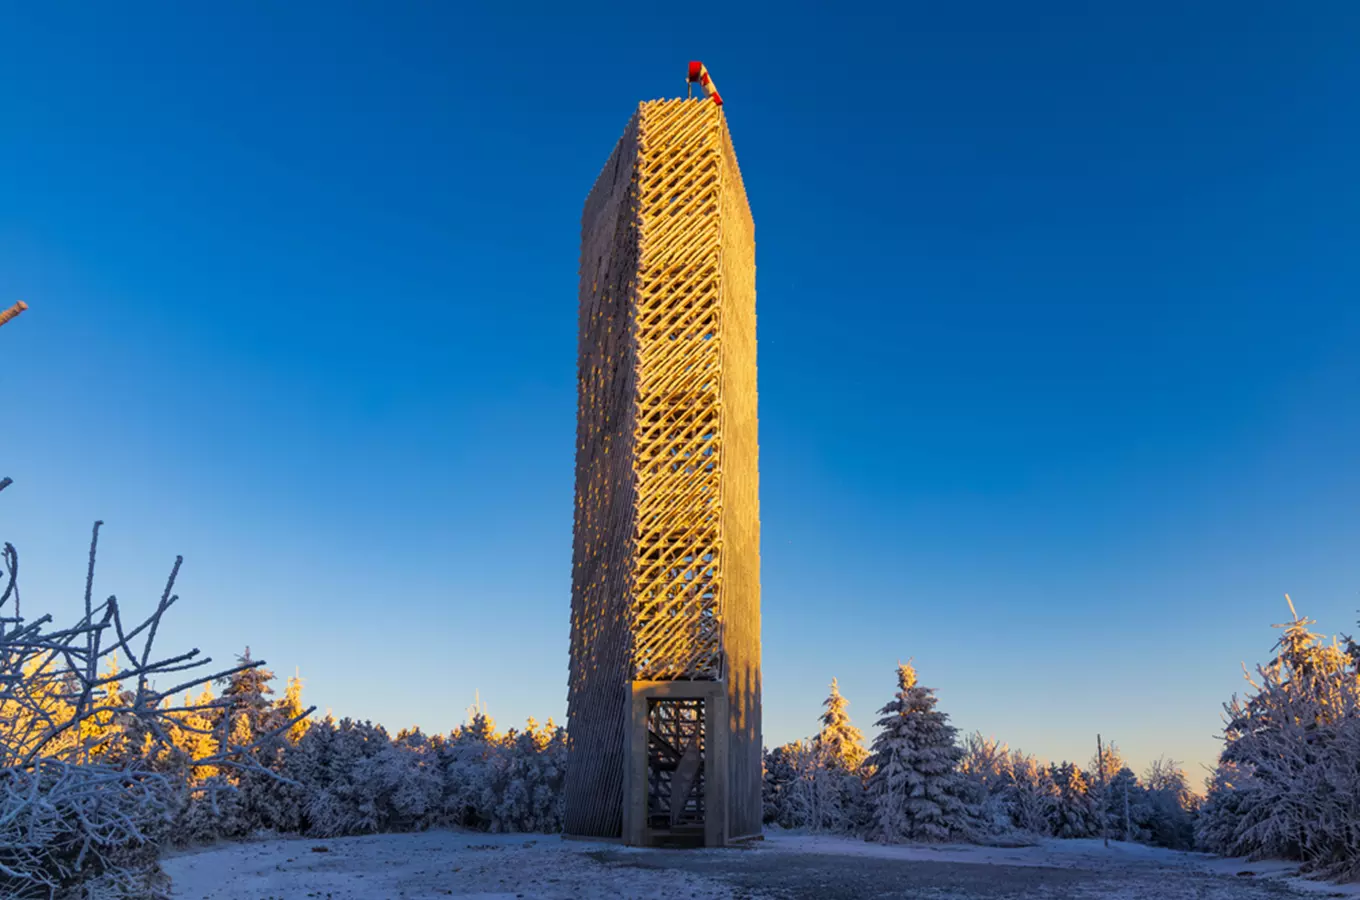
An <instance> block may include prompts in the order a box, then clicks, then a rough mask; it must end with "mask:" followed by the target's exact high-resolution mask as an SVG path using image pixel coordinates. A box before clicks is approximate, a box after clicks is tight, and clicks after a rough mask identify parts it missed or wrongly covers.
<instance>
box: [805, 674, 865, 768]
mask: <svg viewBox="0 0 1360 900" xmlns="http://www.w3.org/2000/svg"><path fill="white" fill-rule="evenodd" d="M849 705H850V704H849V702H848V701H847V700H846V699H845V697H843V696H841V690H840V685H839V684H838V683H837V681H836V679H834V678H833V679H831V693H830V694H829V695H827V698H826V700H825V702H823V703H822V707H823V708H824V709H825V712H823V713H822V717H821V723H822V728H821V730H820V731H819V732H817V737H816V738H814V739H813V744H814V746H815V747H816V748H817V750H818V751H820V752H821V754H822V760H823V763H824V765H826V766H827V767H828V768H831V769H838V770H840V771H842V772H855V771H856V770H858V769H859V767H860V765H861V764H863V762H864V760H865V758H866V757H868V755H869V751H868V750H866V749H864V734H863V732H861V731H860V730H859V729H858V728H856V727H855V726H854V725H852V724H851V722H850V711H849Z"/></svg>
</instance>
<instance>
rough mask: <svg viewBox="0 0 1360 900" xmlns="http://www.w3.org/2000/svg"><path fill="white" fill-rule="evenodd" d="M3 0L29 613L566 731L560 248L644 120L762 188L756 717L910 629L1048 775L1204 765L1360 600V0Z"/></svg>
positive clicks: (17, 473)
mask: <svg viewBox="0 0 1360 900" xmlns="http://www.w3.org/2000/svg"><path fill="white" fill-rule="evenodd" d="M1191 6H1192V7H1193V8H1186V7H1185V5H1184V4H1139V5H1137V6H1136V7H1135V6H1126V7H1121V8H1114V7H1111V6H1109V5H1107V4H1072V5H1067V4H1047V5H1044V6H1043V7H1042V8H1038V9H1036V8H1031V7H1023V6H1018V5H1016V4H1008V3H990V4H988V3H963V4H929V5H927V4H914V5H899V4H891V5H883V6H882V7H880V8H877V9H874V10H870V8H869V7H867V6H866V7H861V9H862V10H863V11H861V12H857V13H853V14H852V13H847V12H844V11H843V8H842V9H838V8H836V7H833V6H831V5H826V4H814V5H809V4H801V5H800V4H780V5H778V6H775V5H769V6H764V5H760V6H742V7H737V8H723V9H721V10H714V11H708V12H706V11H705V10H704V9H703V8H701V7H690V8H675V7H667V6H657V5H650V4H635V5H617V6H609V5H607V4H589V5H587V6H581V5H579V4H578V5H576V6H571V7H565V6H561V5H559V4H551V5H544V6H542V7H537V6H535V5H533V4H522V5H519V6H516V7H513V8H511V7H505V6H503V7H501V8H499V9H496V8H495V7H493V6H492V5H486V6H481V7H477V6H468V7H457V6H455V5H454V4H438V3H411V4H376V3H375V4H363V5H356V4H333V3H332V4H318V3H294V4H286V5H280V4H264V3H253V4H252V3H241V4H232V5H231V6H230V8H227V7H220V8H215V9H213V10H211V11H209V10H207V9H206V8H203V7H200V6H193V5H189V6H186V5H183V4H163V5H160V4H149V3H148V4H131V5H128V4H122V5H118V6H112V5H108V4H90V5H87V6H82V5H74V6H50V5H49V6H39V5H34V4H11V3H5V4H3V19H4V21H5V23H6V24H5V27H4V28H0V111H3V112H2V116H0V305H4V306H7V305H8V304H9V303H11V302H12V301H13V300H15V299H20V298H22V299H24V300H27V301H28V302H29V303H30V304H31V306H32V309H31V310H30V311H29V312H27V313H25V315H24V316H23V317H22V318H21V319H19V320H18V321H17V322H15V323H13V324H11V325H9V326H6V327H5V329H4V331H3V332H0V385H3V388H4V390H3V395H4V429H5V440H4V442H3V445H2V446H3V449H2V450H0V469H2V470H3V472H0V474H7V475H10V476H12V477H14V478H15V479H16V485H15V486H14V487H13V488H11V489H10V490H9V491H7V492H6V493H5V497H4V502H3V503H0V527H3V531H2V532H0V534H3V536H4V538H5V539H7V540H11V541H13V542H15V543H16V544H17V545H18V546H19V547H20V550H21V553H22V554H23V561H24V580H25V587H26V592H25V598H26V602H27V603H28V604H29V605H30V606H29V608H30V610H31V611H36V610H37V609H42V610H45V611H46V610H50V611H52V612H54V613H57V614H58V617H59V618H60V615H61V613H62V612H63V611H66V612H68V613H73V612H74V611H75V609H76V607H77V606H78V605H79V598H80V593H81V590H82V587H83V577H84V575H83V560H84V556H85V550H86V545H87V542H88V535H89V526H90V522H91V521H92V520H93V519H94V518H96V517H102V518H103V519H105V520H106V521H107V523H108V524H107V526H106V531H105V536H104V542H103V554H102V556H103V563H102V569H101V575H100V578H99V582H98V586H97V587H98V589H99V590H100V592H101V593H103V594H107V593H110V592H116V593H117V594H118V595H119V596H120V597H121V598H122V599H123V600H124V601H125V603H128V604H131V605H132V606H133V607H134V609H148V608H149V607H150V605H151V604H152V603H153V602H154V599H155V597H156V596H158V595H159V592H160V588H161V585H162V583H163V580H164V577H165V574H166V572H167V571H168V568H169V565H170V563H171V562H172V560H173V558H174V556H175V554H177V553H182V554H184V555H185V557H186V562H185V566H184V570H183V574H182V578H181V582H180V593H181V594H182V596H183V597H184V600H183V605H182V606H181V607H180V609H179V610H178V611H177V613H176V615H175V617H174V621H173V623H171V624H170V625H169V626H168V627H167V628H166V629H164V631H163V640H164V641H165V647H166V648H167V650H168V649H171V648H174V649H180V648H182V647H184V646H200V647H202V649H203V650H205V651H206V652H208V653H210V654H212V655H214V656H215V657H218V658H219V659H226V658H229V657H230V656H231V655H232V654H233V653H235V652H237V651H239V650H240V649H241V648H242V647H243V646H244V645H246V644H250V645H251V647H252V648H253V649H254V650H255V652H256V655H257V656H263V657H265V658H266V659H268V660H269V662H270V663H271V664H272V666H273V667H274V668H275V669H276V670H277V671H278V672H280V674H286V673H291V672H292V671H293V670H294V669H295V668H298V669H300V670H301V672H302V674H303V676H304V678H305V679H306V682H307V695H308V697H309V699H310V700H311V701H312V702H315V703H317V704H319V705H320V706H322V707H323V708H331V709H333V710H334V711H335V713H336V714H337V715H351V716H354V717H359V718H372V719H374V720H376V721H380V722H382V723H384V724H386V725H388V726H390V727H393V728H396V727H400V726H403V725H407V724H412V723H417V724H420V725H421V726H423V727H425V728H427V729H431V730H444V729H447V728H449V727H451V726H453V725H454V724H456V723H457V722H458V721H460V720H461V718H462V717H463V713H464V710H465V709H466V707H467V706H468V705H469V704H470V702H471V701H472V697H473V693H474V691H475V690H480V692H481V695H482V698H483V699H484V700H485V701H486V702H487V704H488V706H489V708H490V711H491V712H492V714H493V715H494V716H495V717H496V718H497V719H498V721H499V722H500V724H502V725H509V724H516V723H518V722H520V721H522V720H523V718H524V717H525V716H527V715H535V716H537V717H538V718H540V719H543V718H546V717H547V716H549V715H552V716H556V717H558V718H559V719H560V718H561V716H562V714H563V712H564V709H565V694H566V660H567V657H566V653H567V630H568V603H569V579H570V555H571V510H572V496H571V495H572V466H573V462H572V453H573V443H574V414H575V359H576V343H575V324H576V287H577V285H576V267H577V239H578V234H579V217H580V211H581V205H582V202H583V200H584V198H585V195H586V193H587V191H588V189H589V187H590V185H591V183H592V181H593V180H594V177H595V175H596V174H597V173H598V171H599V169H600V167H601V165H602V164H603V162H604V160H605V158H606V157H607V156H608V154H609V152H610V149H611V148H612V145H613V143H614V141H615V140H616V139H617V137H618V135H619V133H620V132H621V130H622V128H623V126H624V124H625V122H626V120H627V118H628V116H629V115H630V113H631V111H632V109H633V108H634V105H635V104H636V102H637V101H639V100H642V99H653V98H657V97H665V96H677V95H679V94H681V93H683V91H684V85H683V78H684V71H685V65H686V63H687V62H688V60H690V59H692V58H693V59H701V60H703V61H704V62H705V63H707V64H708V66H709V68H710V70H711V71H712V73H713V77H714V80H715V81H716V83H717V84H718V86H719V87H720V89H721V90H722V93H723V95H724V99H725V100H726V102H727V111H728V116H729V120H730V122H731V126H732V130H733V134H734V139H735V142H736V146H737V151H738V154H739V156H740V158H741V163H742V167H743V175H744V178H745V182H746V185H747V189H748V193H749V196H750V200H751V204H752V207H753V211H754V215H755V220H756V233H757V244H758V250H757V262H758V267H759V275H758V292H759V301H758V311H759V317H760V325H759V341H760V391H761V394H760V401H761V453H762V457H761V479H762V480H761V487H762V504H763V509H762V520H763V536H764V547H763V590H764V616H765V629H764V636H765V710H766V739H767V742H769V743H775V742H782V741H785V740H789V739H792V738H794V737H798V736H801V735H805V734H808V733H810V732H811V731H812V730H813V728H814V726H815V716H816V715H817V712H818V707H819V704H820V702H821V700H822V698H823V697H824V696H825V690H826V683H827V682H828V681H829V680H830V679H831V677H832V676H837V677H839V678H840V680H841V684H842V687H843V689H844V691H845V693H846V694H847V696H848V697H849V699H850V701H851V712H852V715H854V716H855V718H856V720H857V721H858V722H859V724H861V725H862V726H864V727H865V728H866V730H868V726H869V725H870V724H871V722H872V719H873V712H874V710H876V709H877V708H878V707H879V706H880V705H881V704H882V703H883V702H884V701H885V700H886V699H887V698H888V697H889V695H890V693H891V691H892V688H893V686H894V667H895V664H896V663H897V661H898V660H899V659H902V660H905V659H906V658H908V657H912V658H914V659H915V661H916V664H917V666H918V667H919V669H920V671H921V676H922V680H923V681H924V682H925V683H927V684H930V685H932V686H935V687H937V688H938V689H939V692H940V697H941V705H942V708H943V709H945V710H947V711H949V712H950V713H951V714H952V715H953V717H954V720H955V722H956V724H958V725H959V726H960V727H961V728H963V729H966V730H972V729H981V730H983V731H985V732H989V733H993V734H995V735H997V736H998V737H1000V738H1002V739H1005V740H1007V741H1009V742H1010V743H1011V744H1012V745H1013V746H1020V747H1022V748H1024V749H1027V750H1030V751H1033V752H1036V753H1039V754H1041V755H1043V756H1048V757H1052V758H1062V757H1069V758H1077V759H1081V760H1085V759H1087V758H1089V757H1090V755H1091V753H1092V750H1093V747H1094V743H1095V733H1096V732H1097V731H1099V732H1101V733H1102V734H1103V735H1104V736H1105V737H1106V739H1113V740H1115V741H1116V742H1117V743H1119V744H1120V745H1121V747H1122V748H1123V749H1124V750H1125V752H1126V754H1127V755H1128V756H1129V757H1130V758H1131V759H1132V760H1133V761H1135V762H1136V763H1138V764H1140V765H1141V764H1142V763H1145V762H1146V761H1148V760H1150V759H1151V758H1153V757H1156V756H1157V755H1159V754H1161V753H1168V754H1171V755H1173V756H1175V757H1177V758H1179V759H1181V760H1184V761H1186V762H1187V763H1188V764H1189V765H1190V768H1191V772H1192V775H1194V776H1195V778H1196V779H1197V780H1198V778H1199V776H1200V775H1201V774H1202V770H1201V769H1200V764H1201V763H1205V762H1208V761H1210V760H1211V759H1212V757H1213V756H1214V754H1215V752H1216V744H1215V740H1214V733H1215V731H1216V730H1217V727H1218V722H1219V719H1218V713H1219V704H1220V703H1221V702H1222V701H1223V700H1225V699H1227V697H1228V696H1229V694H1230V693H1231V692H1232V691H1234V690H1237V689H1238V688H1239V685H1240V684H1241V670H1240V667H1239V664H1240V663H1241V662H1242V661H1243V660H1247V661H1249V662H1251V661H1255V660H1257V659H1260V658H1263V657H1264V656H1265V655H1266V653H1267V651H1268V650H1269V647H1270V645H1271V643H1272V641H1273V639H1274V633H1273V632H1272V631H1271V629H1270V627H1269V625H1270V624H1271V623H1272V622H1278V621H1280V620H1282V619H1283V618H1285V616H1286V615H1287V610H1286V607H1285V603H1284V599H1283V594H1284V592H1286V591H1288V592H1290V593H1291V595H1292V596H1293V597H1294V599H1295V600H1296V602H1297V603H1298V604H1299V606H1300V608H1301V610H1302V611H1304V612H1305V613H1307V614H1308V615H1310V616H1312V617H1314V618H1316V619H1318V620H1320V627H1321V628H1323V629H1325V630H1327V631H1329V632H1330V631H1348V630H1351V629H1352V628H1353V627H1354V625H1355V618H1356V615H1357V613H1356V610H1357V608H1358V607H1360V554H1357V552H1356V548H1357V546H1360V474H1357V473H1360V466H1358V465H1357V460H1358V459H1360V449H1358V448H1360V417H1358V416H1357V403H1356V398H1357V397H1358V396H1360V353H1358V352H1357V347H1360V304H1357V302H1356V300H1355V298H1356V296H1357V289H1360V254H1357V253H1356V251H1355V248H1356V247H1357V246H1360V181H1358V180H1357V179H1356V178H1355V161H1356V159H1357V158H1360V125H1357V119H1356V117H1355V116H1354V102H1355V97H1356V96H1357V89H1360V56H1357V54H1356V53H1355V51H1354V48H1355V39H1356V37H1357V34H1360V30H1358V29H1360V10H1357V8H1356V7H1354V6H1353V5H1350V4H1344V3H1313V4H1302V5H1300V4H1294V5H1293V6H1292V8H1286V7H1285V6H1281V5H1279V4H1266V3H1253V2H1247V3H1240V2H1239V3H1233V4H1226V3H1225V4H1192V5H1191Z"/></svg>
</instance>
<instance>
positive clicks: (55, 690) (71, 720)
mask: <svg viewBox="0 0 1360 900" xmlns="http://www.w3.org/2000/svg"><path fill="white" fill-rule="evenodd" d="M10 484H11V482H10V480H9V479H4V480H2V481H0V491H2V490H4V489H5V488H6V487H8V486H9V485H10ZM101 524H102V523H99V522H96V523H95V527H94V535H93V537H92V539H91V543H90V556H89V569H88V571H87V574H86V581H85V602H84V612H83V615H80V616H79V617H78V618H76V620H75V622H74V623H73V624H71V625H69V626H66V627H58V626H55V625H54V624H53V620H52V617H51V616H50V615H43V616H40V617H37V618H34V619H31V620H30V619H26V618H25V617H24V616H23V614H22V610H21V607H20V596H19V579H18V574H19V556H18V553H17V552H16V551H15V549H14V547H13V545H11V544H5V545H4V547H3V550H2V551H0V563H2V564H3V566H2V571H0V896H3V897H7V898H9V897H13V898H30V897H31V898H52V897H70V898H77V897H90V898H93V897H99V898H118V897H122V898H139V900H146V898H156V897H162V896H165V890H166V885H165V883H164V878H163V877H162V876H161V874H160V871H159V868H158V866H157V864H156V855H157V847H158V844H159V843H160V842H161V841H163V840H164V839H165V838H166V836H167V834H168V832H169V830H170V828H171V827H172V826H173V824H174V822H175V820H176V817H177V814H178V813H179V812H180V811H181V810H183V809H184V808H185V807H186V805H187V803H188V800H187V795H188V790H189V788H188V785H189V781H188V777H187V773H188V772H190V771H191V770H193V769H195V768H197V767H198V766H210V767H214V768H221V767H226V766H240V765H248V762H244V761H243V757H242V754H243V752H244V751H246V750H248V748H244V747H242V746H241V745H239V744H236V743H233V742H232V741H231V740H230V736H229V735H222V736H220V740H219V741H218V747H217V752H216V753H214V754H212V755H211V756H205V757H204V758H202V759H199V760H191V759H188V758H186V757H185V755H184V754H183V753H182V752H181V751H179V750H178V749H177V748H176V746H175V743H174V738H173V735H174V734H175V733H183V732H184V731H185V730H186V729H194V728H195V726H194V725H193V724H192V722H193V720H194V717H195V716H198V715H201V714H203V713H208V712H211V711H212V709H213V704H211V703H210V704H207V705H198V704H191V703H188V702H186V704H185V705H183V706H174V705H173V704H172V702H171V701H170V699H169V698H171V697H173V696H177V695H179V694H180V693H181V692H183V691H188V690H190V689H193V688H197V687H201V686H203V685H205V684H207V683H208V682H209V681H211V680H212V679H213V678H214V677H220V676H221V675H224V674H230V673H220V674H219V675H216V676H215V675H204V674H187V673H190V672H193V671H195V670H197V671H198V672H200V673H201V671H202V667H203V666H206V665H207V664H208V663H209V662H210V661H209V660H208V659H207V658H203V657H200V655H199V652H198V651H197V650H191V651H189V652H187V653H180V654H175V655H170V656H162V655H160V654H159V653H158V652H157V650H156V647H155V639H156V633H157V630H158V629H159V627H160V623H161V620H162V618H163V617H164V615H165V613H166V612H167V611H168V610H169V609H170V607H171V606H173V605H174V604H175V602H176V601H177V600H178V597H176V596H175V595H174V594H173V590H174V583H175V577H176V575H177V574H178V572H179V567H180V563H181V560H179V559H176V561H175V565H174V567H173V568H172V569H171V572H170V578H169V580H168V581H167V583H166V586H165V591H164V592H163V593H162V595H161V598H160V601H159V603H158V604H157V605H156V608H155V611H154V612H152V613H151V615H150V616H149V617H147V618H146V619H145V620H143V621H141V622H135V623H134V622H129V621H125V620H124V617H123V610H122V606H121V604H120V603H119V601H118V600H117V598H115V597H109V598H108V599H107V600H104V601H103V602H95V601H94V594H93V591H94V574H95V554H96V549H97V545H98V537H99V528H100V525H101ZM120 660H121V662H122V666H121V667H120V665H119V662H120ZM253 665H255V664H248V665H244V666H239V667H237V669H235V670H233V671H235V672H242V671H246V670H248V669H250V668H252V666H253ZM165 682H172V683H173V682H178V683H176V684H174V686H173V687H163V685H164V683H165Z"/></svg>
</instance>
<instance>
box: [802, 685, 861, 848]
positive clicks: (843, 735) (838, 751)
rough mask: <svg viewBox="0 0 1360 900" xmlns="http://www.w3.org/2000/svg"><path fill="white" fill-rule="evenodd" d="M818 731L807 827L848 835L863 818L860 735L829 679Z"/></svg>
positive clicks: (837, 690) (838, 688)
mask: <svg viewBox="0 0 1360 900" xmlns="http://www.w3.org/2000/svg"><path fill="white" fill-rule="evenodd" d="M822 707H823V710H824V712H823V713H822V716H821V720H820V722H821V728H820V730H819V731H818V732H817V735H816V737H814V738H813V739H812V751H813V752H812V758H811V760H810V763H811V770H810V771H809V772H808V782H809V787H810V788H811V790H812V793H813V797H814V804H813V807H814V815H813V817H812V821H810V822H809V823H807V824H808V826H809V827H811V828H812V829H814V830H817V831H838V832H850V831H854V830H856V829H857V828H858V827H859V826H860V825H861V824H862V820H863V817H864V812H863V805H864V773H863V766H864V761H865V759H866V758H867V757H868V755H869V751H868V750H866V749H865V748H864V735H863V733H862V732H861V731H860V730H859V729H858V728H856V727H855V726H854V725H853V724H852V723H851V721H850V712H849V702H848V701H847V700H846V699H845V697H843V696H842V695H841V691H840V685H839V684H838V683H837V681H836V679H834V678H833V679H831V692H830V694H828V696H827V698H826V700H825V701H824V702H823V704H822Z"/></svg>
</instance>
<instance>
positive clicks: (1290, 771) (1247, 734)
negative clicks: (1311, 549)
mask: <svg viewBox="0 0 1360 900" xmlns="http://www.w3.org/2000/svg"><path fill="white" fill-rule="evenodd" d="M1290 611H1291V612H1294V610H1293V604H1292V602H1291V603H1290ZM1311 624H1312V622H1311V620H1308V619H1304V618H1302V617H1300V616H1299V615H1298V614H1297V613H1295V614H1294V618H1293V620H1292V621H1291V622H1288V623H1286V624H1284V625H1282V626H1277V627H1280V628H1282V629H1283V634H1282V635H1281V638H1280V640H1279V643H1278V644H1277V645H1276V646H1277V648H1278V652H1277V655H1276V656H1275V658H1274V659H1273V660H1271V662H1270V663H1269V664H1268V665H1265V666H1258V667H1257V670H1256V677H1255V678H1253V677H1251V676H1248V679H1247V680H1248V683H1249V685H1250V687H1251V693H1250V694H1249V696H1248V697H1247V698H1246V699H1245V700H1243V699H1239V698H1237V697H1233V698H1232V700H1231V701H1230V702H1229V703H1228V704H1226V705H1225V707H1224V709H1225V712H1226V718H1227V724H1226V726H1225V728H1224V748H1223V752H1222V754H1221V755H1220V757H1219V770H1218V772H1217V773H1216V775H1215V777H1214V778H1213V780H1212V781H1211V783H1210V789H1209V794H1208V797H1207V798H1206V800H1205V803H1204V806H1203V808H1202V809H1201V811H1200V816H1199V829H1198V831H1199V838H1200V840H1201V842H1202V843H1203V844H1204V846H1205V848H1206V849H1209V850H1213V851H1215V852H1219V853H1227V854H1233V855H1250V856H1253V857H1261V856H1273V857H1283V858H1289V859H1299V860H1303V861H1304V862H1305V864H1306V866H1307V867H1309V868H1310V869H1311V870H1313V871H1317V872H1319V873H1322V874H1324V875H1328V876H1333V877H1342V878H1353V877H1355V876H1357V875H1360V839H1357V834H1360V825H1358V824H1357V821H1356V820H1357V814H1356V812H1355V810H1356V808H1357V800H1356V798H1357V797H1360V685H1358V684H1357V672H1356V670H1355V661H1354V658H1353V656H1352V655H1351V653H1349V652H1348V650H1347V649H1345V648H1343V647H1342V646H1341V645H1339V644H1338V643H1337V642H1336V641H1335V640H1333V641H1332V642H1331V643H1330V644H1329V643H1325V642H1324V641H1323V640H1322V638H1321V637H1320V636H1319V635H1316V634H1314V633H1312V632H1311V631H1310V630H1309V628H1308V626H1309V625H1311Z"/></svg>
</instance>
